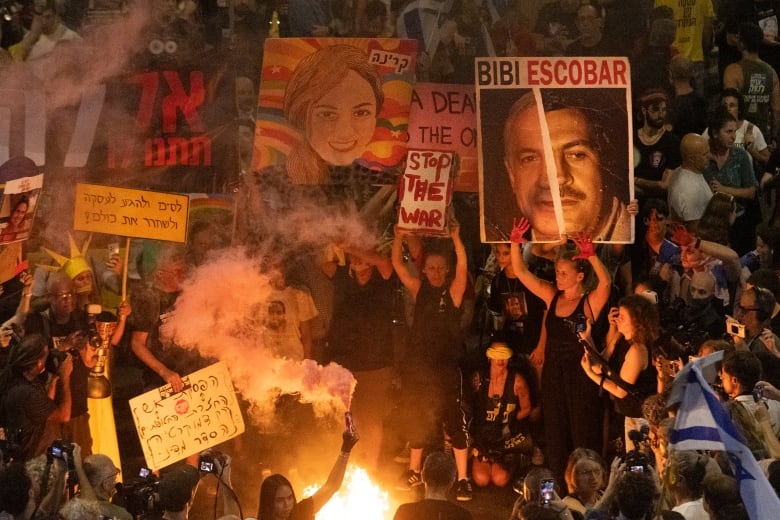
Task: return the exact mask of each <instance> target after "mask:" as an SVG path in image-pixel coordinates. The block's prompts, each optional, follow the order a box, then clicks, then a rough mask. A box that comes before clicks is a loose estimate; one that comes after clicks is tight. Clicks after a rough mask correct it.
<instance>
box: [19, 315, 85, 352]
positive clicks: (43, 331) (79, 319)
mask: <svg viewBox="0 0 780 520" xmlns="http://www.w3.org/2000/svg"><path fill="white" fill-rule="evenodd" d="M24 331H25V334H31V333H37V334H40V335H42V336H43V337H44V338H45V339H46V342H47V343H48V345H49V350H53V349H55V348H57V344H58V343H59V342H60V341H61V340H63V339H65V338H66V337H67V336H68V335H69V334H71V333H73V332H76V331H83V332H86V331H87V318H86V315H85V313H84V311H83V310H81V309H75V310H74V311H73V312H71V313H70V317H69V318H68V321H67V322H65V323H57V320H55V319H54V318H53V316H52V312H51V309H49V308H47V309H46V310H44V311H42V312H36V313H35V314H30V315H29V316H27V319H26V320H25V322H24Z"/></svg>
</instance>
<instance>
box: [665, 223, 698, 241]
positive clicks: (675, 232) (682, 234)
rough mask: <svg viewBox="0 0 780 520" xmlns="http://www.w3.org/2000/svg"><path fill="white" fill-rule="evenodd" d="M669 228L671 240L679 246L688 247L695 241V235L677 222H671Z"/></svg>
mask: <svg viewBox="0 0 780 520" xmlns="http://www.w3.org/2000/svg"><path fill="white" fill-rule="evenodd" d="M669 229H670V230H671V232H672V242H674V243H675V244H677V245H678V246H680V247H688V246H691V245H693V244H694V243H695V242H696V237H695V236H693V235H691V233H690V231H688V229H687V228H686V227H685V226H684V225H682V224H680V223H679V222H675V223H673V224H671V225H670V226H669Z"/></svg>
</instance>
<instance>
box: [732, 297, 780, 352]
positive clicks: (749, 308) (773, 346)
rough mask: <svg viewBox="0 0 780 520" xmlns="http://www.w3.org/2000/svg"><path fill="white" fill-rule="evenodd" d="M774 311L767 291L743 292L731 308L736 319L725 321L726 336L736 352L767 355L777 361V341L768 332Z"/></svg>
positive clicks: (773, 335) (776, 338)
mask: <svg viewBox="0 0 780 520" xmlns="http://www.w3.org/2000/svg"><path fill="white" fill-rule="evenodd" d="M774 308H775V297H774V295H773V294H772V292H771V291H769V289H764V288H763V287H756V286H753V287H751V288H749V289H745V291H744V292H743V293H742V296H740V298H739V301H738V302H737V305H736V306H735V307H734V318H735V319H727V320H726V332H727V333H728V334H729V335H730V336H731V339H732V341H733V342H734V346H735V347H736V349H737V350H748V351H750V352H753V353H754V354H756V353H759V352H769V353H770V354H772V355H774V356H775V357H780V338H778V337H777V334H775V333H774V332H772V329H771V328H770V321H771V319H772V311H773V310H774Z"/></svg>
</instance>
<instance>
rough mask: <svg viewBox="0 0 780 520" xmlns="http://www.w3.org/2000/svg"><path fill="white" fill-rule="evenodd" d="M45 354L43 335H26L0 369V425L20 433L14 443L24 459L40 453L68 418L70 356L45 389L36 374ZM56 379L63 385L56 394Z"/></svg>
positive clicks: (40, 372)
mask: <svg viewBox="0 0 780 520" xmlns="http://www.w3.org/2000/svg"><path fill="white" fill-rule="evenodd" d="M48 356H49V347H48V345H47V344H46V341H45V340H44V338H43V337H42V336H40V335H39V334H28V335H27V336H25V337H24V339H23V340H22V341H21V343H17V344H16V345H14V346H13V347H11V352H10V353H9V355H8V364H7V365H6V366H5V368H4V369H3V371H2V372H0V424H2V425H3V426H5V427H6V432H9V431H10V432H16V431H18V432H19V435H18V438H17V442H18V444H19V445H20V446H21V447H22V449H23V452H24V457H25V460H26V459H30V458H32V457H35V456H38V455H41V454H43V452H44V451H45V450H46V447H48V446H49V445H50V444H51V442H52V441H53V440H55V439H57V438H58V437H59V433H60V425H61V424H62V423H64V422H67V421H68V420H69V419H70V412H71V391H70V375H71V373H72V372H73V359H72V358H71V357H70V355H66V356H65V359H64V361H63V362H62V363H61V364H60V366H59V369H58V371H57V374H56V375H55V376H54V377H53V378H52V380H51V381H50V383H49V388H48V389H47V388H46V387H44V385H43V383H42V382H41V380H40V379H39V378H38V376H40V375H41V374H42V373H43V372H44V370H45V369H46V358H47V357H48ZM57 379H59V380H61V381H62V384H61V385H60V386H59V387H58V388H57V390H56V392H57V395H55V394H54V393H53V392H54V390H52V385H53V384H54V383H55V382H56V380H57ZM50 395H51V397H50ZM55 397H56V400H55V399H54V398H55Z"/></svg>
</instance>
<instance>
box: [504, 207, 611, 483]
mask: <svg viewBox="0 0 780 520" xmlns="http://www.w3.org/2000/svg"><path fill="white" fill-rule="evenodd" d="M529 229H530V224H529V223H528V221H527V220H526V219H521V220H520V222H519V223H518V224H517V225H516V226H515V228H514V229H513V230H512V265H513V267H514V270H515V274H517V277H518V278H519V279H520V281H521V282H523V283H524V284H525V286H526V287H528V290H529V291H531V292H533V293H534V294H536V295H537V296H539V297H540V298H542V300H544V302H545V303H546V304H547V309H548V310H547V314H546V316H545V321H544V326H545V330H546V341H545V342H541V341H540V342H539V346H537V347H536V349H535V350H534V351H533V352H532V353H531V356H530V359H531V362H532V363H533V364H534V365H535V368H537V369H541V372H542V376H541V377H542V380H541V389H542V392H541V395H542V411H543V414H542V415H543V417H544V432H545V439H546V441H547V444H546V453H545V460H546V463H547V465H548V466H549V467H550V469H551V470H552V471H553V472H554V473H555V475H556V478H558V479H560V481H561V482H562V481H563V472H564V469H565V468H566V462H567V459H568V456H569V453H571V451H572V450H573V449H574V448H578V447H579V448H590V449H593V450H601V424H602V413H601V411H602V406H601V400H600V398H599V395H598V389H597V388H594V387H592V385H590V387H589V386H588V379H587V377H586V376H585V374H584V373H583V372H582V370H579V369H578V368H577V367H578V366H579V363H580V359H581V358H582V346H581V345H580V341H579V338H578V337H577V335H576V333H575V331H576V328H577V326H578V325H581V324H583V323H584V322H585V321H589V322H595V321H596V320H598V318H599V316H600V315H601V311H602V310H603V309H604V306H605V305H606V304H607V301H608V299H609V296H610V292H611V289H612V279H611V277H610V275H609V272H608V271H607V268H606V267H605V266H604V264H603V263H601V260H599V258H598V256H596V252H595V250H594V248H593V242H592V241H591V240H590V238H588V237H586V236H583V235H578V236H576V237H575V241H574V244H573V245H572V244H564V245H561V246H560V247H559V249H558V253H557V260H556V263H555V284H554V285H553V284H551V283H549V282H546V281H544V280H540V279H539V278H537V277H536V276H534V275H533V274H532V273H531V271H529V270H528V266H527V265H526V264H525V262H524V261H523V258H522V255H521V254H520V243H521V242H523V241H525V238H524V235H525V233H526V232H527V231H528V230H529ZM593 273H595V277H596V280H597V281H596V285H595V288H591V287H592V286H591V285H590V284H589V281H588V280H587V279H586V278H587V277H588V276H589V275H591V274H593Z"/></svg>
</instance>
